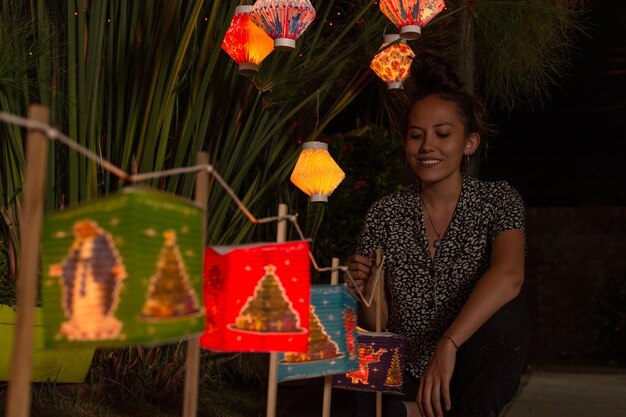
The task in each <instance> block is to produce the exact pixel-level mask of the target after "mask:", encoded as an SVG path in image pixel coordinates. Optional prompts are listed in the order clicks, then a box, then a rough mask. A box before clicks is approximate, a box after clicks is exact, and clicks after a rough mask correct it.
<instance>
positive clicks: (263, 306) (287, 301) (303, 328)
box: [200, 241, 310, 352]
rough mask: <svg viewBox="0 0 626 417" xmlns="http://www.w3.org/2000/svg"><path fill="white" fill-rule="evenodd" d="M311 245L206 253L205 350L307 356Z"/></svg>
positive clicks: (301, 243) (209, 250)
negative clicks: (303, 353) (286, 353)
mask: <svg viewBox="0 0 626 417" xmlns="http://www.w3.org/2000/svg"><path fill="white" fill-rule="evenodd" d="M309 269H310V258H309V245H308V243H307V242H306V241H294V242H286V243H267V244H266V243H259V244H251V245H242V246H234V247H229V246H222V247H212V248H207V249H206V251H205V264H204V271H205V272H204V275H205V284H204V302H205V307H206V324H205V332H204V333H203V335H202V337H201V340H200V343H201V346H202V347H204V348H206V349H212V350H224V351H237V352H285V351H295V352H305V351H306V349H307V340H308V330H309V305H310V299H309V298H310V271H309Z"/></svg>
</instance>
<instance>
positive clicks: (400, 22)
mask: <svg viewBox="0 0 626 417" xmlns="http://www.w3.org/2000/svg"><path fill="white" fill-rule="evenodd" d="M444 7H446V5H445V3H444V1H443V0H381V1H380V10H382V12H383V13H384V14H385V16H387V17H388V18H389V20H391V22H392V23H393V24H394V25H396V26H397V27H398V29H400V36H402V37H403V38H404V39H415V38H417V37H418V36H419V35H420V34H421V33H422V28H423V27H424V26H425V25H426V24H427V23H428V22H430V21H431V20H432V18H433V17H435V16H437V14H439V12H441V11H442V10H443V9H444Z"/></svg>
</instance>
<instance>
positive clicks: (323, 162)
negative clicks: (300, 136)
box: [290, 141, 346, 202]
mask: <svg viewBox="0 0 626 417" xmlns="http://www.w3.org/2000/svg"><path fill="white" fill-rule="evenodd" d="M345 177H346V174H345V173H344V172H343V170H342V169H341V168H340V167H339V165H337V163H336V162H335V160H334V159H333V158H332V156H330V154H329V153H328V145H327V144H326V143H324V142H317V141H312V142H305V143H303V144H302V152H300V156H299V157H298V161H297V162H296V166H295V168H294V169H293V172H292V173H291V178H290V179H291V182H292V183H294V185H295V186H296V187H298V188H299V189H300V190H302V191H303V192H304V193H306V194H307V195H308V196H309V199H310V201H311V202H324V201H328V196H329V195H331V194H332V192H333V191H335V188H337V186H338V185H339V184H340V183H341V181H343V179H344V178H345Z"/></svg>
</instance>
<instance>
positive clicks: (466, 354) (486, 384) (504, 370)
mask: <svg viewBox="0 0 626 417" xmlns="http://www.w3.org/2000/svg"><path fill="white" fill-rule="evenodd" d="M528 339H529V324H528V316H527V314H526V311H525V309H524V308H523V306H522V305H521V302H520V300H519V299H515V300H513V301H511V302H510V303H508V304H506V305H505V306H503V307H502V308H501V309H500V310H498V311H497V312H496V313H495V314H494V315H493V316H492V317H491V318H490V319H489V320H488V321H487V322H486V323H485V324H484V325H483V326H482V327H481V328H480V329H478V331H476V333H474V335H472V337H471V338H469V339H468V340H467V341H466V342H465V343H464V344H463V345H462V346H461V347H460V349H459V351H458V353H457V361H456V366H455V369H454V374H453V376H452V381H451V383H450V391H451V396H452V409H451V410H450V412H448V413H445V416H446V417H497V416H498V415H499V414H500V412H501V411H502V409H503V408H504V406H505V405H506V404H507V403H508V402H509V401H510V400H511V399H512V398H513V396H514V395H515V393H516V392H517V390H518V389H519V384H520V379H521V375H522V373H523V372H524V371H525V370H526V367H527V356H528ZM322 381H323V379H320V378H318V379H315V380H311V382H310V383H309V384H307V385H306V386H305V387H304V388H303V389H302V390H301V391H300V393H299V394H298V397H297V398H294V399H293V400H292V401H291V406H290V408H289V409H288V411H287V412H286V413H285V417H319V416H321V414H322V392H323V391H322V389H323V382H322ZM418 387H419V379H417V378H415V377H413V376H411V375H408V374H407V373H406V372H405V375H404V384H403V392H404V395H393V394H385V395H383V416H384V417H404V411H403V410H404V406H403V405H402V403H401V402H402V401H415V399H416V397H417V389H418ZM375 398H376V397H375V395H374V394H373V393H369V392H359V391H349V390H343V389H334V390H333V393H332V402H331V416H332V417H370V416H371V417H374V416H375V410H376V408H375V404H376V400H375Z"/></svg>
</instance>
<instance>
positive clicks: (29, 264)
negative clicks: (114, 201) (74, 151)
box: [6, 104, 50, 417]
mask: <svg viewBox="0 0 626 417" xmlns="http://www.w3.org/2000/svg"><path fill="white" fill-rule="evenodd" d="M28 119H29V120H34V121H37V122H41V123H44V124H48V123H49V122H50V112H49V111H48V109H47V108H46V107H44V106H41V105H38V104H33V105H31V106H29V107H28ZM47 162H48V138H47V137H46V135H45V133H44V132H42V131H40V130H29V131H28V132H27V134H26V172H25V179H26V181H25V184H24V217H23V220H22V223H20V238H21V242H22V244H21V247H22V250H21V252H20V260H19V270H18V278H17V310H16V317H15V339H14V341H13V359H12V360H11V381H10V383H9V392H8V400H7V410H6V416H7V417H27V416H28V415H30V400H31V386H30V378H31V374H32V357H33V327H34V322H35V305H36V298H37V281H38V277H39V252H40V239H41V225H42V222H43V206H44V197H45V184H46V165H47Z"/></svg>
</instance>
